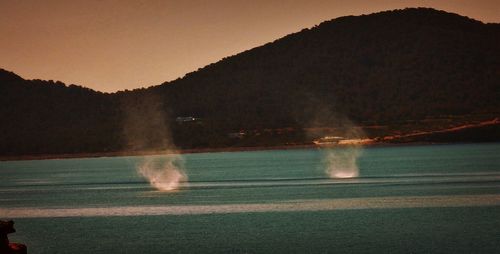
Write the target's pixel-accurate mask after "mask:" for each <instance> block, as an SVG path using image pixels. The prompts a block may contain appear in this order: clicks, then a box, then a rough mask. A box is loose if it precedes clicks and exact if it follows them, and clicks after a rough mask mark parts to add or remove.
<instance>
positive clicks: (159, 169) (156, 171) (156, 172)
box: [137, 154, 187, 191]
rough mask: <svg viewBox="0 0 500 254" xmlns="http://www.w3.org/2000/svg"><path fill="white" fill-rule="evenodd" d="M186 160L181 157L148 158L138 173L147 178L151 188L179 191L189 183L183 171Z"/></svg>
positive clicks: (139, 167) (138, 169)
mask: <svg viewBox="0 0 500 254" xmlns="http://www.w3.org/2000/svg"><path fill="white" fill-rule="evenodd" d="M183 164H184V160H183V159H182V157H181V156H180V155H175V154H173V155H167V156H161V157H157V156H155V157H148V158H146V159H145V161H144V162H143V163H141V164H140V165H139V166H138V167H137V172H138V173H139V175H141V176H142V177H144V178H146V179H147V180H148V181H149V183H150V184H151V186H153V187H154V188H156V189H158V190H160V191H174V190H177V189H179V187H180V183H182V182H186V181H187V175H186V174H185V173H184V170H183Z"/></svg>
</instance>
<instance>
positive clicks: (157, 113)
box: [122, 94, 188, 191]
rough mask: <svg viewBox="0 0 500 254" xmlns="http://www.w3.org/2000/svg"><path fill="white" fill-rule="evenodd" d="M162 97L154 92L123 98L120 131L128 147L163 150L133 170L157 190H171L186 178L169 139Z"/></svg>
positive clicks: (179, 158) (175, 149) (167, 122)
mask: <svg viewBox="0 0 500 254" xmlns="http://www.w3.org/2000/svg"><path fill="white" fill-rule="evenodd" d="M163 100H164V98H162V97H160V96H156V95H152V94H150V95H148V96H146V95H145V96H142V97H137V98H135V97H131V98H125V99H124V100H123V101H122V110H123V111H124V115H125V120H124V122H123V132H124V137H125V142H126V144H127V148H128V149H129V150H131V151H152V150H153V151H165V152H164V154H165V155H157V156H149V157H145V158H144V160H143V161H142V162H141V163H139V164H137V165H136V170H137V173H138V174H139V175H140V176H142V177H144V178H145V179H146V180H147V181H148V182H149V183H150V184H151V186H153V187H154V188H156V189H158V190H160V191H173V190H177V189H178V188H179V185H180V183H181V182H185V181H187V179H188V178H187V175H186V174H185V170H184V160H183V158H182V156H181V155H179V154H177V148H176V146H175V145H174V143H173V141H172V135H171V131H170V128H169V127H170V126H169V125H170V122H169V118H168V117H167V116H166V115H165V114H166V113H165V112H166V110H165V109H164V107H165V104H164V103H163Z"/></svg>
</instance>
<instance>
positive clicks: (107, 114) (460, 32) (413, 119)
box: [0, 8, 500, 155]
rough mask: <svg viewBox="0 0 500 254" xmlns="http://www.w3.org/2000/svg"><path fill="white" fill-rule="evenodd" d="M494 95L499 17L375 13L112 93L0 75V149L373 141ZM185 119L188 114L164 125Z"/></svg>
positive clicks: (491, 103) (497, 103)
mask: <svg viewBox="0 0 500 254" xmlns="http://www.w3.org/2000/svg"><path fill="white" fill-rule="evenodd" d="M499 98H500V24H483V23H481V22H479V21H475V20H472V19H469V18H467V17H463V16H459V15H457V14H451V13H447V12H443V11H437V10H433V9H425V8H419V9H405V10H395V11H386V12H381V13H375V14H370V15H363V16H356V17H355V16H348V17H342V18H337V19H334V20H331V21H326V22H323V23H321V24H320V25H318V26H315V27H313V28H311V29H304V30H302V31H300V32H298V33H295V34H291V35H288V36H286V37H284V38H281V39H278V40H276V41H274V42H272V43H268V44H266V45H263V46H260V47H257V48H254V49H251V50H248V51H245V52H242V53H240V54H237V55H235V56H231V57H227V58H224V59H222V60H221V61H219V62H217V63H214V64H210V65H208V66H206V67H204V68H201V69H199V70H197V71H195V72H192V73H189V74H187V75H186V76H185V77H183V78H180V79H177V80H175V81H171V82H166V83H164V84H162V85H159V86H155V87H150V88H147V89H138V90H134V91H125V92H118V93H115V94H104V93H100V92H96V91H93V90H90V89H86V88H83V87H79V86H75V85H70V86H66V85H65V84H63V83H61V82H53V81H41V80H24V79H22V78H21V77H19V76H17V75H15V74H13V73H11V72H7V71H4V70H0V106H1V107H0V119H2V124H1V127H0V154H1V155H16V154H40V153H41V154H44V153H45V154H47V153H52V154H53V153H56V154H57V153H83V152H104V151H120V150H124V149H159V148H163V147H165V146H167V145H168V144H169V143H170V142H167V141H166V139H170V138H173V140H174V142H175V144H176V145H177V146H179V147H181V148H193V147H225V146H254V145H277V144H286V143H307V142H310V138H311V137H310V135H309V134H308V132H309V130H310V129H311V128H312V127H328V128H335V127H336V126H338V125H341V123H345V122H347V123H351V122H352V124H355V125H363V126H368V125H369V126H372V127H370V128H372V129H371V131H368V132H367V134H369V135H372V136H384V135H387V134H388V133H389V132H390V133H392V132H395V133H396V132H404V131H405V130H407V129H409V128H408V126H413V127H414V128H415V129H416V128H421V127H425V128H426V129H432V128H434V127H435V126H439V127H446V128H450V127H453V125H454V121H455V120H454V119H461V120H460V121H461V122H460V123H457V124H466V123H469V122H470V121H469V120H470V119H474V121H475V122H480V121H483V120H485V119H486V118H491V117H498V116H499V115H500V100H499ZM186 116H194V117H196V118H199V119H198V120H196V121H193V122H186V123H182V122H176V121H175V119H176V117H186ZM483 116H484V117H483ZM483 118H484V119H483ZM433 119H434V120H433ZM435 119H441V120H435ZM429 122H432V123H434V124H435V126H434V125H433V126H431V125H429V124H426V123H429ZM389 130H390V131H389ZM166 132H172V133H173V136H172V137H170V135H167V134H165V133H166ZM131 133H132V134H133V135H132V134H131ZM481 136H482V138H481V140H483V139H484V137H485V135H484V133H483V134H482V135H481ZM132 137H134V138H132ZM135 137H140V138H141V139H143V140H140V141H137V140H135ZM447 138H448V137H447ZM448 139H453V137H452V136H450V137H449V138H448ZM467 140H474V138H473V137H468V139H467Z"/></svg>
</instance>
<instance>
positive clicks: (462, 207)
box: [0, 143, 500, 253]
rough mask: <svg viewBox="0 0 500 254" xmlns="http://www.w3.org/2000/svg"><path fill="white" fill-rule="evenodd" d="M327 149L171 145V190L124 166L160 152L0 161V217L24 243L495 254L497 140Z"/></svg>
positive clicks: (42, 247) (58, 249)
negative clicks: (353, 152)
mask: <svg viewBox="0 0 500 254" xmlns="http://www.w3.org/2000/svg"><path fill="white" fill-rule="evenodd" d="M333 152H335V151H333ZM329 153H332V151H328V150H325V149H304V150H278V151H257V152H232V153H201V154H186V155H182V157H183V159H184V168H185V173H186V175H187V176H188V178H189V181H188V182H185V183H181V186H180V189H179V190H178V191H174V192H161V191H157V190H155V189H154V188H152V187H151V186H150V185H149V183H148V182H147V181H146V180H144V179H143V178H142V177H141V176H140V175H138V173H137V170H136V167H137V165H139V164H141V162H142V161H144V160H145V159H155V160H157V161H161V160H168V158H167V157H166V156H153V157H147V158H146V157H114V158H91V159H63V160H43V161H10V162H0V179H1V181H0V219H14V221H15V223H16V224H15V227H16V229H17V233H15V234H12V235H11V236H10V239H11V241H13V242H22V243H25V244H27V246H28V252H29V253H500V144H498V143H495V144H465V145H434V146H406V147H371V148H364V149H362V151H361V153H360V155H359V158H358V160H357V162H356V164H357V165H358V168H359V177H357V178H350V179H330V178H328V177H327V174H326V173H325V167H327V163H326V161H325V157H326V156H327V155H328V154H329Z"/></svg>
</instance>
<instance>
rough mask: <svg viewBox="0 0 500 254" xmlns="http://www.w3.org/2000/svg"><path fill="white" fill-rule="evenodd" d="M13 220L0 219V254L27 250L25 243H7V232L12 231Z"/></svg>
mask: <svg viewBox="0 0 500 254" xmlns="http://www.w3.org/2000/svg"><path fill="white" fill-rule="evenodd" d="M14 232H16V230H15V229H14V222H13V221H11V220H10V221H1V220H0V254H26V253H27V252H28V250H27V248H26V245H24V244H20V243H9V238H8V237H7V235H8V234H10V233H14Z"/></svg>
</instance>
